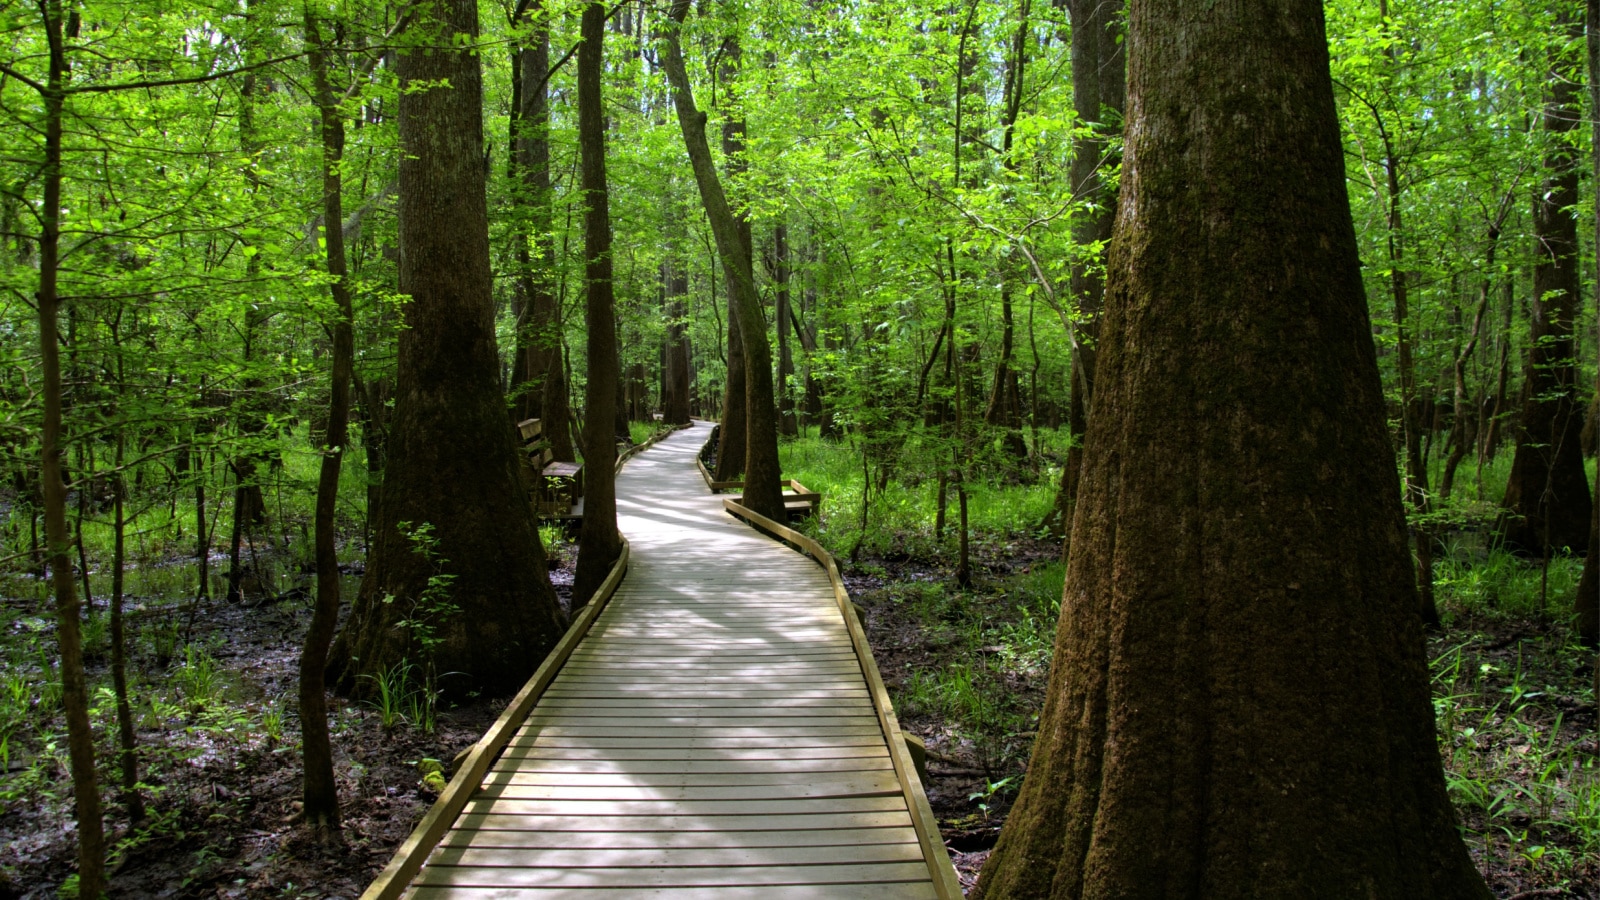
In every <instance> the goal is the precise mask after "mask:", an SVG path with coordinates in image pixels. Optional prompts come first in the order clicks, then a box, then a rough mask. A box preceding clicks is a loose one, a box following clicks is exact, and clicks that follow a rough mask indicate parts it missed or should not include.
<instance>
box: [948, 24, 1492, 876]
mask: <svg viewBox="0 0 1600 900" xmlns="http://www.w3.org/2000/svg"><path fill="white" fill-rule="evenodd" d="M1128 46H1129V48H1130V49H1129V123H1128V129H1127V139H1128V145H1127V148H1126V155H1125V163H1124V171H1123V184H1122V191H1123V195H1122V200H1121V203H1120V206H1121V215H1120V216H1119V217H1118V220H1117V225H1116V230H1115V233H1114V235H1113V238H1112V247H1111V253H1110V262H1109V266H1108V285H1107V292H1106V305H1105V318H1104V320H1103V322H1102V325H1101V332H1100V348H1099V351H1100V352H1099V359H1098V370H1097V378H1096V382H1097V384H1096V390H1095V400H1094V409H1093V412H1092V414H1091V416H1090V419H1089V425H1088V434H1087V438H1086V444H1085V456H1084V469H1083V473H1082V482H1081V490H1080V493H1079V496H1078V501H1077V502H1078V509H1077V513H1076V516H1075V517H1074V519H1073V526H1072V541H1071V545H1070V547H1071V549H1070V556H1069V561H1068V564H1067V576H1066V585H1065V590H1064V594H1063V601H1062V614H1061V621H1060V624H1059V625H1058V628H1057V633H1056V647H1055V664H1054V666H1053V669H1052V671H1051V675H1050V686H1049V692H1048V694H1047V697H1046V701H1045V707H1044V710H1043V712H1042V714H1041V717H1040V723H1039V738H1038V741H1037V743H1036V744H1035V747H1034V752H1033V759H1032V762H1031V764H1030V765H1029V768H1028V776H1027V780H1026V782H1025V783H1024V785H1023V788H1022V791H1021V794H1020V796H1019V797H1018V800H1017V804H1016V807H1015V808H1014V809H1013V811H1012V813H1011V817H1010V819H1009V820H1008V821H1007V823H1006V826H1005V830H1004V831H1003V833H1002V834H1001V837H1000V842H999V844H998V845H997V846H996V848H995V851H994V854H993V856H991V857H990V859H989V861H988V863H987V865H986V866H985V868H984V871H983V873H982V877H981V879H980V882H979V885H978V889H977V892H976V893H977V895H978V896H980V897H983V898H987V900H995V898H1002V897H1029V898H1037V897H1051V898H1080V897H1169V898H1171V897H1196V898H1198V897H1208V896H1216V897H1221V896H1276V897H1330V898H1332V897H1351V896H1362V897H1373V898H1396V900H1399V898H1467V897H1479V898H1487V897H1489V896H1490V894H1489V892H1488V890H1487V888H1486V887H1485V886H1484V884H1483V881H1482V879H1481V877H1480V876H1479V875H1478V873H1477V872H1476V870H1475V869H1474V868H1473V866H1472V861H1471V859H1470V857H1469V856H1468V855H1467V852H1466V848H1465V847H1464V846H1463V844H1462V842H1461V837H1460V834H1459V832H1458V831H1457V828H1456V824H1455V819H1454V814H1453V812H1452V809H1451V806H1450V802H1449V798H1448V796H1447V794H1446V791H1445V783H1444V777H1443V770H1442V766H1441V763H1440V759H1439V753H1438V748H1437V738H1436V736H1435V733H1434V725H1433V716H1432V707H1431V705H1430V700H1429V679H1428V670H1427V663H1426V659H1425V656H1424V648H1423V642H1422V634H1421V626H1420V622H1419V621H1418V617H1417V614H1416V609H1417V591H1416V583H1415V580H1414V579H1413V577H1412V567H1411V559H1410V555H1409V552H1408V550H1407V543H1406V534H1405V521H1404V516H1403V513H1402V508H1401V501H1400V486H1399V483H1398V478H1397V474H1396V471H1395V464H1394V462H1395V461H1394V453H1393V449H1392V447H1391V446H1390V441H1389V437H1388V433H1387V428H1386V423H1385V410H1384V400H1383V391H1382V387H1381V385H1380V383H1379V379H1378V369H1377V362H1376V354H1375V351H1374V348H1373V343H1372V337H1371V325H1370V321H1369V319H1368V316H1367V309H1366V301H1365V297H1364V292H1363V286H1362V281H1361V272H1360V262H1359V260H1358V255H1357V247H1356V240H1355V231H1354V227H1353V224H1352V220H1351V216H1350V211H1349V200H1348V195H1347V193H1346V187H1345V182H1344V161H1343V148H1342V145H1341V139H1340V133H1339V127H1338V122H1337V119H1336V114H1335V109H1334V99H1333V91H1332V85H1331V81H1330V78H1329V73H1328V56H1327V44H1326V39H1325V37H1324V23H1323V11H1322V4H1321V3H1320V2H1318V0H1229V2H1221V3H1215V4H1200V3H1191V2H1185V0H1134V2H1133V3H1132V4H1131V16H1130V19H1129V41H1128ZM1308 671H1310V672H1316V673H1317V677H1316V678H1307V677H1305V673H1306V672H1308Z"/></svg>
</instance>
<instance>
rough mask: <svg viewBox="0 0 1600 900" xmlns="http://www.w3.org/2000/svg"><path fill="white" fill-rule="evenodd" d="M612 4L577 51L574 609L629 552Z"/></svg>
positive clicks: (588, 21)
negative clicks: (614, 250) (608, 106)
mask: <svg viewBox="0 0 1600 900" xmlns="http://www.w3.org/2000/svg"><path fill="white" fill-rule="evenodd" d="M605 21H606V8H605V4H603V3H600V2H598V0H596V2H591V3H589V4H588V5H586V6H585V7H584V8H583V25H582V28H583V43H582V44H581V45H580V46H579V48H578V146H579V151H580V153H581V154H582V156H583V195H584V219H583V235H584V237H583V247H584V251H583V255H584V260H585V264H584V277H585V280H586V282H587V301H586V304H585V307H584V324H585V326H586V327H587V329H588V334H589V382H588V387H587V393H586V394H585V395H584V413H583V415H584V420H583V462H584V479H583V531H582V534H581V536H580V538H579V544H578V571H577V574H576V577H575V579H574V581H573V588H572V606H573V609H577V608H578V607H580V606H582V605H584V604H585V603H588V602H589V597H590V596H592V595H593V594H594V592H595V590H596V589H597V588H599V587H600V583H601V582H602V581H605V578H606V574H607V573H608V572H610V571H611V564H612V563H613V562H615V561H616V558H617V556H618V554H620V553H621V552H622V535H621V534H620V533H619V532H618V531H617V494H616V475H615V472H616V458H617V443H616V433H615V431H616V426H615V419H616V415H617V389H618V387H619V386H620V385H619V379H618V375H619V373H618V366H619V365H620V363H619V362H618V359H617V322H616V312H615V300H614V298H613V291H612V283H611V275H612V273H611V268H612V267H611V212H610V207H609V199H608V197H607V193H606V157H605V154H606V141H605V130H606V126H605V109H604V106H603V104H602V102H601V96H600V90H601V88H600V76H601V74H602V73H603V72H604V70H605V57H604V46H603V42H604V41H605Z"/></svg>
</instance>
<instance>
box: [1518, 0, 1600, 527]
mask: <svg viewBox="0 0 1600 900" xmlns="http://www.w3.org/2000/svg"><path fill="white" fill-rule="evenodd" d="M1557 22H1558V25H1559V29H1560V31H1561V33H1562V34H1564V35H1566V37H1567V38H1568V39H1570V40H1572V42H1573V43H1574V44H1576V43H1577V39H1578V38H1580V37H1582V33H1583V32H1582V30H1583V23H1582V21H1581V20H1580V19H1579V18H1578V17H1577V15H1576V14H1574V13H1573V12H1572V11H1571V10H1569V9H1568V8H1567V6H1566V5H1561V6H1560V12H1559V13H1558V16H1557ZM1550 54H1551V55H1550V59H1549V73H1550V74H1549V78H1548V79H1547V80H1546V82H1545V95H1544V109H1543V112H1542V114H1541V116H1540V122H1541V126H1542V129H1543V131H1544V134H1545V138H1546V142H1545V151H1544V184H1543V185H1542V186H1541V187H1540V189H1539V191H1538V193H1537V194H1536V195H1535V197H1534V201H1533V237H1534V252H1535V254H1536V256H1535V264H1534V269H1533V297H1532V299H1531V301H1530V303H1529V309H1530V311H1531V313H1532V316H1533V329H1532V333H1531V334H1530V335H1529V337H1528V339H1529V342H1530V346H1529V348H1528V365H1527V369H1526V372H1525V374H1524V376H1523V383H1522V413H1521V418H1520V421H1519V423H1518V429H1517V431H1518V434H1517V453H1516V457H1515V458H1514V459H1513V461H1512V463H1511V477H1510V479H1509V480H1508V481H1507V482H1506V496H1505V500H1504V501H1503V502H1502V505H1503V506H1504V507H1505V509H1506V515H1505V516H1504V518H1503V520H1502V521H1501V523H1500V534H1501V538H1502V539H1503V540H1504V541H1505V543H1506V544H1507V545H1508V546H1511V547H1513V548H1515V549H1518V550H1521V551H1524V552H1527V553H1531V554H1533V555H1535V556H1545V555H1548V554H1549V553H1551V552H1555V551H1560V550H1570V551H1573V552H1576V551H1578V550H1579V549H1580V548H1587V547H1588V546H1589V518H1590V515H1591V512H1592V509H1591V506H1590V502H1591V501H1590V497H1589V482H1588V476H1587V475H1586V474H1585V473H1584V469H1583V449H1582V446H1581V443H1580V441H1579V432H1581V431H1582V430H1583V402H1582V400H1581V398H1580V397H1579V396H1578V361H1577V355H1576V354H1577V347H1576V344H1575V342H1574V340H1573V329H1574V325H1575V322H1576V319H1577V314H1578V296H1579V295H1578V290H1579V288H1578V218H1577V214H1576V209H1577V205H1578V155H1577V152H1576V151H1575V150H1574V149H1573V146H1572V143H1571V141H1570V139H1569V136H1570V134H1571V132H1572V131H1573V130H1575V129H1576V128H1577V127H1578V123H1579V122H1580V121H1581V120H1582V112H1581V107H1580V105H1579V102H1578V85H1579V84H1580V82H1579V79H1578V64H1577V60H1576V59H1575V58H1574V57H1573V56H1572V55H1571V54H1570V53H1567V52H1566V51H1565V49H1564V48H1563V47H1561V46H1560V44H1559V42H1558V43H1557V45H1556V46H1554V47H1552V48H1551V50H1550Z"/></svg>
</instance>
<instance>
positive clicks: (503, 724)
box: [361, 460, 629, 900]
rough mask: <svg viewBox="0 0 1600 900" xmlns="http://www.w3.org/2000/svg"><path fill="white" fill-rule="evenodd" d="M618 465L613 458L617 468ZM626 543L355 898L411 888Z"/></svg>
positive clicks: (601, 599) (548, 676)
mask: <svg viewBox="0 0 1600 900" xmlns="http://www.w3.org/2000/svg"><path fill="white" fill-rule="evenodd" d="M620 463H621V461H620V460H619V465H620ZM628 553H629V548H628V541H627V539H626V538H624V539H623V541H622V553H621V554H619V555H618V556H617V561H616V562H615V563H614V564H613V565H612V566H611V574H609V575H607V576H606V580H605V581H603V582H601V583H600V589H599V590H597V591H595V594H594V597H592V598H591V599H590V600H589V604H588V605H587V606H585V607H584V608H583V612H581V613H579V614H578V618H577V619H576V620H574V621H573V623H572V625H571V626H569V627H568V628H567V633H566V634H564V635H562V637H561V640H560V642H559V643H557V644H556V646H555V649H554V650H551V651H550V655H549V656H546V657H545V658H544V662H542V663H540V664H539V668H538V670H536V671H535V672H534V673H533V677H532V678H529V679H528V683H527V684H525V685H523V686H522V690H520V691H518V692H517V695H516V696H515V697H513V698H512V699H511V702H510V703H509V704H508V705H507V706H506V708H505V711H504V712H502V713H500V718H498V719H496V720H495V723H494V725H492V726H491V727H490V728H489V730H488V732H486V733H485V734H484V736H483V737H481V738H479V739H478V743H476V744H474V745H473V747H472V750H471V751H470V752H469V753H468V754H467V758H466V759H465V760H463V761H462V762H461V765H460V766H459V767H458V768H457V769H456V774H455V777H453V778H451V779H450V783H449V784H448V785H446V786H445V789H444V793H442V794H440V795H439V799H438V800H435V801H434V803H433V807H432V808H431V809H429V810H428V814H427V815H425V816H423V817H422V821H421V822H419V823H417V827H416V828H415V829H413V830H412V832H411V836H410V837H408V838H406V841H405V843H403V844H401V845H400V849H398V850H396V851H395V854H394V858H393V859H391V860H389V864H388V865H387V866H384V868H383V871H382V872H380V873H378V877H377V879H376V880H374V881H373V882H372V884H371V885H369V886H368V887H367V890H366V893H364V894H362V895H361V898H362V900H396V898H398V897H400V895H401V894H403V893H404V892H405V890H406V888H408V887H410V886H411V881H412V879H414V878H416V877H417V873H418V872H420V871H422V866H423V864H424V863H426V862H427V861H428V854H429V853H432V852H433V848H434V847H436V846H438V844H439V840H440V839H441V838H443V837H444V835H445V832H447V831H449V830H450V826H451V824H453V823H454V822H455V820H456V818H457V817H458V816H460V815H461V811H462V810H463V809H465V808H466V805H467V802H468V801H469V800H471V799H472V795H473V794H475V793H477V791H478V789H479V788H480V787H481V786H482V785H483V779H484V777H485V776H486V775H488V774H489V767H490V766H491V765H493V764H494V761H495V759H496V758H498V757H499V756H500V753H501V751H503V750H505V748H506V745H507V744H508V743H510V742H511V739H512V738H513V737H515V736H516V733H517V729H518V728H520V727H522V723H523V720H525V719H527V718H528V713H529V712H530V711H532V710H533V708H534V706H536V705H537V704H538V703H539V699H540V698H541V697H543V696H544V692H545V690H546V689H547V688H549V687H550V682H552V681H554V680H555V677H556V675H557V674H558V673H559V672H560V671H561V667H562V666H563V665H565V664H566V662H567V659H568V658H569V657H571V656H572V651H573V650H575V649H577V647H578V644H579V643H580V642H582V641H583V638H584V636H585V635H587V634H588V633H589V629H590V628H591V627H593V625H594V622H595V619H597V618H599V617H600V613H601V611H602V610H604V609H605V606H606V603H607V602H608V601H609V600H610V599H611V595H613V594H615V593H616V592H617V585H619V584H621V583H622V578H623V576H624V575H625V574H626V573H627V571H628Z"/></svg>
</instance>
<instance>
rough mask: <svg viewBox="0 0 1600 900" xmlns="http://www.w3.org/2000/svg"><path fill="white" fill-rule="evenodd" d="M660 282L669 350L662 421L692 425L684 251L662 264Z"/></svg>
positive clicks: (663, 393)
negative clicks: (664, 301)
mask: <svg viewBox="0 0 1600 900" xmlns="http://www.w3.org/2000/svg"><path fill="white" fill-rule="evenodd" d="M661 268H662V272H661V282H662V290H663V294H664V298H665V300H666V304H665V306H666V309H665V312H666V316H667V347H666V350H667V352H666V365H665V367H664V368H665V369H666V373H665V382H666V389H665V390H664V391H663V392H662V401H661V419H662V421H664V422H665V423H666V424H668V425H688V424H689V385H690V376H689V333H688V328H687V327H686V325H687V319H688V316H689V308H688V303H687V300H688V296H689V272H688V266H687V264H686V260H685V259H684V257H683V255H682V254H681V252H677V253H673V254H671V255H670V256H669V257H668V258H667V259H666V260H663V261H662V263H661Z"/></svg>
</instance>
